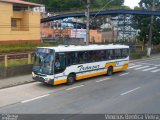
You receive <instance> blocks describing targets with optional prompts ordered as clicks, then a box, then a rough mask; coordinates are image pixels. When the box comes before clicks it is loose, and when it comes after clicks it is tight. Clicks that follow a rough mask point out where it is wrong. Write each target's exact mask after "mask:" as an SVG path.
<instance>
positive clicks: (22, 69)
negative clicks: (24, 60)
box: [0, 65, 32, 79]
mask: <svg viewBox="0 0 160 120" xmlns="http://www.w3.org/2000/svg"><path fill="white" fill-rule="evenodd" d="M31 73H32V65H22V66H15V67H0V79H3V78H8V77H13V76H18V75H25V74H31Z"/></svg>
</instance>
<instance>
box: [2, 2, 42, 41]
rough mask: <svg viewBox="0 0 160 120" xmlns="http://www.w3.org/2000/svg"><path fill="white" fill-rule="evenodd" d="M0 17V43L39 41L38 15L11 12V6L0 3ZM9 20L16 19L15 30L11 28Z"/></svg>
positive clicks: (35, 13)
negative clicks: (16, 25)
mask: <svg viewBox="0 0 160 120" xmlns="http://www.w3.org/2000/svg"><path fill="white" fill-rule="evenodd" d="M0 16H1V19H0V43H6V42H8V43H10V42H13V41H15V42H17V41H19V42H20V41H23V40H24V41H40V18H41V17H40V13H37V12H32V11H13V4H11V3H6V2H0ZM11 19H17V21H18V24H19V25H18V28H17V29H13V28H12V27H11Z"/></svg>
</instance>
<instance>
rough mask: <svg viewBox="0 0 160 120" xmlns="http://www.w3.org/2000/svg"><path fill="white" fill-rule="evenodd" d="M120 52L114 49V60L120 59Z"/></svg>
mask: <svg viewBox="0 0 160 120" xmlns="http://www.w3.org/2000/svg"><path fill="white" fill-rule="evenodd" d="M121 56H122V55H121V50H120V49H115V58H116V59H121Z"/></svg>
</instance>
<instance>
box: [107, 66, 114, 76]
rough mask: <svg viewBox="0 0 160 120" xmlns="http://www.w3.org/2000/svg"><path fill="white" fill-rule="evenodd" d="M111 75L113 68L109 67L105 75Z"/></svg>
mask: <svg viewBox="0 0 160 120" xmlns="http://www.w3.org/2000/svg"><path fill="white" fill-rule="evenodd" d="M112 74H113V67H109V68H108V70H107V75H108V76H111V75H112Z"/></svg>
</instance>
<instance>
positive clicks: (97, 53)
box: [96, 50, 101, 61]
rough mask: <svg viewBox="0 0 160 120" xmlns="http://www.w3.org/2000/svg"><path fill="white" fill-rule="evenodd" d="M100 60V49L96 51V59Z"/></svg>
mask: <svg viewBox="0 0 160 120" xmlns="http://www.w3.org/2000/svg"><path fill="white" fill-rule="evenodd" d="M100 60H101V51H100V50H98V51H96V61H100Z"/></svg>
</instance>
